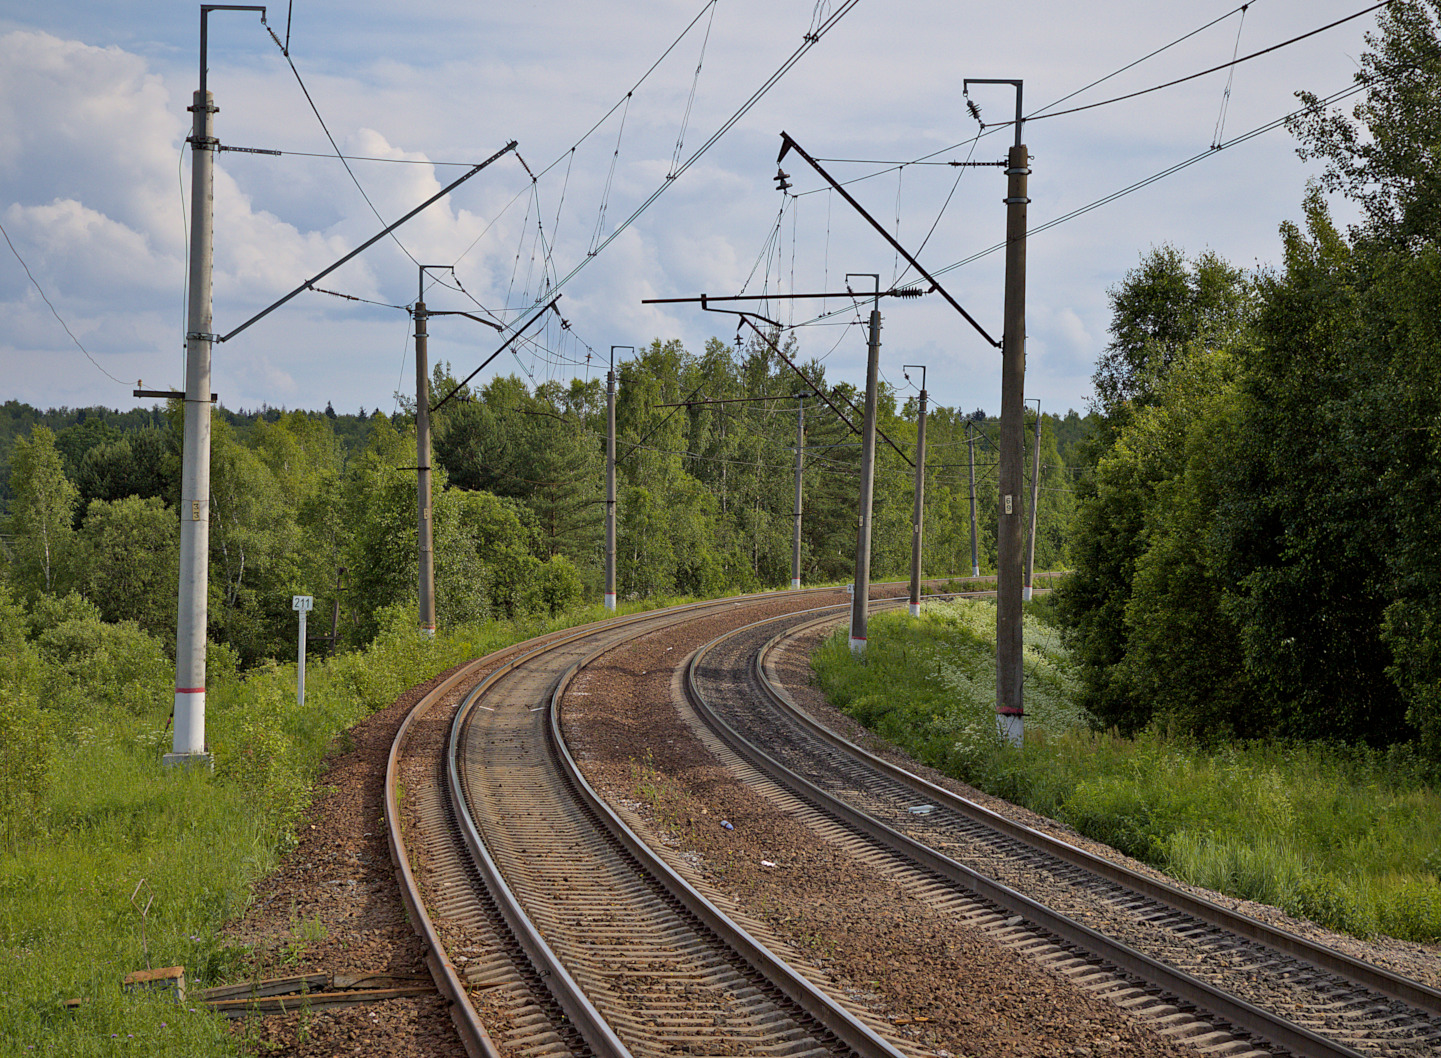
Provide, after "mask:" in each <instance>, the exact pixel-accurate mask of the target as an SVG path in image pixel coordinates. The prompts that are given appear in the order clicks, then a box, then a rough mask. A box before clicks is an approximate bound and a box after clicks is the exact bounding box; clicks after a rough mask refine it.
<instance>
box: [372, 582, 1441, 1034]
mask: <svg viewBox="0 0 1441 1058" xmlns="http://www.w3.org/2000/svg"><path fill="white" fill-rule="evenodd" d="M838 595H839V593H837V592H834V591H830V592H826V591H824V590H820V591H812V592H786V593H780V594H777V595H774V596H769V597H757V598H752V599H749V600H745V601H739V600H725V601H723V602H718V603H703V604H696V605H694V606H690V607H681V608H677V609H675V610H670V611H659V612H655V613H650V614H642V615H637V616H635V617H630V618H624V619H612V620H610V621H606V622H602V623H600V624H597V625H593V626H587V627H585V628H581V629H576V630H572V631H569V632H564V633H556V634H553V635H551V636H548V637H544V638H543V639H541V640H537V641H533V642H532V643H529V644H524V645H523V646H522V648H516V649H513V650H511V651H509V652H502V653H501V654H498V655H493V656H492V657H490V658H486V659H482V660H481V661H478V662H474V663H472V664H471V665H469V666H467V667H466V668H464V669H462V670H461V671H459V672H457V673H456V674H455V675H454V676H453V677H451V679H450V680H448V681H447V682H446V683H445V684H443V685H442V686H440V687H438V688H437V689H436V690H435V691H433V692H432V693H431V694H430V695H429V696H427V698H426V699H425V700H423V701H422V702H421V703H420V705H418V706H417V708H416V710H415V711H414V712H413V713H412V715H411V716H410V717H409V718H408V719H407V720H406V721H405V724H404V725H403V726H402V728H401V730H400V733H399V734H398V735H397V737H396V740H395V744H394V747H393V748H392V751H391V758H390V763H389V768H388V771H387V782H386V816H387V821H388V824H389V830H390V842H391V849H392V855H393V858H394V861H395V863H396V865H397V867H396V869H397V874H398V876H399V878H400V881H401V885H402V891H403V893H404V895H405V899H406V901H407V906H408V908H409V910H410V914H411V918H412V920H413V921H414V922H415V923H416V926H417V929H418V931H419V932H420V933H421V935H422V938H423V939H424V941H425V944H426V950H427V960H428V962H429V964H430V966H431V970H432V974H433V976H435V978H436V981H437V983H438V984H439V985H440V987H441V990H442V992H443V993H444V994H445V995H446V996H447V998H448V999H449V1001H450V1003H451V1012H452V1018H453V1020H454V1021H455V1022H456V1024H457V1027H458V1029H459V1031H460V1035H461V1039H462V1041H463V1042H464V1044H465V1046H466V1049H467V1050H468V1052H469V1053H471V1054H472V1055H487V1056H490V1055H502V1054H503V1055H512V1054H535V1055H552V1054H553V1055H589V1054H594V1055H601V1056H610V1055H616V1056H620V1055H637V1056H640V1055H668V1054H772V1053H775V1054H795V1055H808V1056H809V1055H815V1056H820V1055H841V1054H859V1055H866V1056H873V1055H886V1056H888V1058H897V1056H898V1055H901V1054H906V1055H920V1054H928V1053H932V1052H931V1051H929V1050H927V1049H925V1048H923V1047H922V1046H921V1045H920V1044H919V1043H918V1042H917V1041H916V1040H915V1039H914V1038H908V1037H907V1036H905V1035H903V1034H900V1033H897V1032H896V1031H895V1030H894V1029H892V1028H891V1027H890V1026H889V1025H887V1023H886V1022H885V1021H884V1020H882V1019H879V1018H877V1017H875V1016H874V1015H871V1014H868V1013H867V1012H866V1011H865V1010H864V1009H862V1008H861V1007H860V1006H858V1005H857V1004H856V1003H855V1002H853V1001H852V1000H851V999H847V998H846V997H845V996H843V995H842V996H836V995H831V994H828V993H827V991H825V990H824V989H823V988H822V987H821V986H820V985H818V984H816V983H813V982H812V980H811V978H815V979H817V980H819V981H822V982H824V980H825V976H824V975H823V974H819V973H817V972H815V971H814V969H813V968H811V967H809V966H807V965H806V964H805V962H804V959H798V958H797V957H796V954H795V952H794V951H791V952H789V956H788V957H789V959H790V963H791V965H788V964H787V963H786V962H782V961H780V960H778V959H776V958H775V957H774V956H772V955H771V953H770V952H769V951H768V950H767V948H766V945H765V944H763V943H762V942H761V941H759V940H757V939H756V935H757V934H759V935H761V936H766V933H765V931H764V929H763V928H759V927H758V926H757V924H756V923H755V922H753V921H752V920H750V919H747V918H746V917H745V913H744V912H742V911H740V910H739V909H737V908H736V907H734V906H730V909H729V915H728V914H727V913H726V912H725V911H723V910H722V909H721V907H722V906H723V905H726V901H725V900H723V899H721V898H720V896H719V894H717V893H716V892H715V891H714V890H711V889H709V888H708V886H707V885H706V883H705V881H704V880H703V879H701V878H700V877H699V876H698V875H697V874H696V873H695V872H694V871H687V870H685V864H684V863H677V860H676V857H675V856H674V855H671V854H667V853H666V852H665V850H661V853H660V854H657V853H656V852H652V851H651V850H650V849H649V848H648V847H647V845H646V843H645V842H644V841H643V840H642V839H641V838H640V837H638V836H637V835H636V833H634V832H633V831H632V830H631V828H629V827H628V826H627V824H626V822H625V821H624V819H623V818H622V814H620V813H617V812H616V811H615V810H613V809H612V807H610V806H609V805H607V803H606V802H605V800H604V799H603V798H602V797H601V796H599V795H598V794H597V793H596V792H595V790H593V789H592V788H591V786H590V784H589V783H588V782H587V781H586V779H585V777H584V775H583V774H582V770H581V767H580V766H579V764H578V763H577V761H576V759H575V756H574V754H572V752H571V751H570V749H569V748H568V747H567V744H566V741H565V738H564V737H563V734H562V726H561V716H560V707H561V702H562V699H565V700H566V709H567V712H568V715H569V717H570V718H571V719H579V718H580V717H581V715H582V714H583V712H584V710H585V709H586V703H585V702H584V700H583V699H584V697H585V695H586V694H587V693H588V692H587V691H585V690H581V689H579V688H578V687H576V688H573V687H572V684H573V681H574V680H575V678H576V675H577V673H580V672H581V671H582V670H584V669H585V668H586V667H587V666H592V665H594V663H595V662H596V661H597V659H599V658H601V657H602V656H603V655H607V654H608V653H610V652H612V651H616V650H617V648H622V647H627V646H629V645H631V644H635V643H637V642H643V641H646V640H647V639H650V640H652V641H653V640H654V638H655V637H658V636H667V635H673V634H675V632H676V630H677V627H678V626H680V625H682V624H686V623H690V622H698V623H700V624H702V625H703V626H705V627H707V628H709V629H710V631H709V632H707V633H706V635H703V636H702V637H701V638H702V639H705V638H708V637H709V636H710V635H714V633H716V632H719V633H721V634H719V635H716V636H715V638H713V639H710V641H709V642H708V643H706V645H705V646H703V647H701V648H700V649H699V650H696V651H695V653H694V655H693V656H691V657H690V658H688V659H685V664H684V671H685V680H684V684H685V687H686V696H687V700H688V703H689V708H691V709H693V710H694V715H693V717H692V721H693V726H694V728H695V729H696V731H697V733H698V734H699V735H700V737H701V738H702V740H703V741H704V742H705V743H706V744H707V746H708V748H710V749H711V750H712V752H713V753H714V754H715V756H716V757H717V758H718V759H719V760H720V761H721V763H722V764H724V765H725V766H727V767H728V768H729V769H730V770H731V772H732V773H733V774H734V775H735V776H736V777H738V778H740V779H741V780H742V781H750V782H752V783H754V784H755V785H756V786H757V787H758V788H761V789H763V790H764V791H766V793H765V796H768V797H770V798H771V799H772V800H775V799H776V798H777V796H780V797H781V798H783V799H785V800H787V802H788V808H787V810H788V811H790V812H791V814H792V815H793V816H797V817H803V818H804V819H805V822H806V824H807V825H809V826H810V827H811V828H812V829H813V830H815V831H816V832H817V833H818V834H820V835H821V836H822V837H823V838H824V839H825V840H826V841H828V842H831V843H833V844H835V845H837V846H840V847H843V848H845V849H847V850H849V851H850V853H851V854H853V855H854V856H856V857H858V858H859V859H860V860H862V861H864V862H865V863H866V864H867V865H868V867H869V868H872V869H874V870H876V871H878V872H883V873H885V874H887V875H888V876H889V877H890V878H891V879H892V880H893V881H894V883H895V884H896V885H898V886H902V887H904V888H906V889H907V890H908V891H910V892H911V893H913V894H914V895H916V896H918V897H919V898H920V899H921V900H923V901H924V902H926V903H927V904H929V905H930V906H931V907H932V908H934V909H936V910H937V911H938V912H939V913H941V914H944V915H947V916H951V917H953V918H956V919H959V920H963V921H965V922H967V923H968V924H970V925H972V926H975V927H977V928H980V929H982V930H984V931H986V932H988V933H990V934H991V935H992V936H993V938H994V939H995V940H997V941H998V942H999V943H1001V944H1003V945H1006V946H1008V947H1010V948H1012V949H1015V950H1018V951H1022V952H1024V953H1025V955H1026V957H1028V958H1030V959H1032V960H1035V961H1037V962H1038V963H1040V964H1041V965H1044V966H1045V967H1046V968H1047V969H1048V970H1050V971H1051V972H1053V973H1056V974H1059V975H1061V976H1064V977H1069V978H1071V979H1072V980H1074V981H1075V982H1076V983H1077V984H1078V985H1079V986H1080V987H1081V988H1083V989H1086V990H1089V991H1091V992H1093V993H1095V994H1098V995H1104V996H1105V997H1106V998H1108V999H1110V1000H1111V1001H1112V1002H1114V1003H1116V1004H1117V1005H1119V1006H1121V1007H1124V1008H1127V1009H1129V1010H1131V1012H1132V1013H1134V1014H1135V1015H1136V1016H1137V1017H1139V1018H1141V1019H1142V1020H1143V1022H1145V1023H1147V1024H1149V1025H1150V1027H1152V1028H1154V1029H1155V1030H1156V1031H1158V1032H1161V1033H1163V1034H1165V1035H1168V1036H1170V1037H1172V1038H1173V1039H1179V1040H1182V1041H1183V1042H1185V1043H1187V1044H1189V1045H1190V1046H1192V1047H1194V1048H1196V1049H1197V1050H1198V1051H1200V1052H1201V1053H1216V1054H1227V1055H1248V1054H1251V1055H1262V1054H1284V1053H1292V1054H1298V1055H1315V1056H1327V1058H1341V1056H1345V1058H1356V1056H1358V1055H1365V1056H1367V1058H1369V1056H1373V1055H1377V1056H1380V1055H1421V1054H1428V1055H1429V1054H1434V1053H1436V1049H1437V1046H1438V1043H1441V994H1438V993H1436V992H1434V991H1432V990H1430V989H1428V988H1426V987H1425V986H1423V985H1419V984H1417V983H1415V982H1407V981H1405V980H1404V979H1395V978H1393V977H1391V976H1390V975H1388V974H1387V973H1386V971H1384V970H1381V969H1380V968H1377V967H1371V966H1368V965H1365V964H1360V963H1356V962H1354V960H1348V959H1347V958H1346V957H1345V956H1341V955H1340V954H1339V953H1335V952H1329V951H1328V950H1316V949H1315V948H1314V947H1313V946H1310V945H1309V944H1308V942H1306V941H1304V940H1302V939H1301V938H1299V937H1293V936H1291V935H1290V934H1283V933H1281V932H1280V931H1276V930H1274V929H1272V928H1271V927H1268V926H1265V925H1264V924H1262V923H1259V922H1255V921H1254V920H1242V919H1241V918H1239V917H1238V916H1235V915H1234V914H1233V913H1232V912H1229V911H1227V910H1226V909H1224V908H1221V907H1218V906H1214V905H1210V904H1206V903H1205V902H1204V901H1200V900H1198V899H1197V898H1196V897H1193V896H1191V895H1190V894H1187V893H1184V892H1182V891H1180V890H1177V889H1174V888H1173V887H1170V886H1165V885H1163V884H1160V883H1157V882H1155V881H1154V880H1152V879H1150V878H1146V877H1144V876H1139V875H1132V874H1131V873H1130V872H1128V871H1125V870H1124V869H1123V868H1120V867H1117V866H1116V865H1114V864H1111V863H1109V862H1108V861H1103V860H1096V859H1095V858H1094V857H1091V856H1090V855H1089V854H1087V853H1085V852H1083V851H1082V850H1079V849H1076V848H1073V847H1071V846H1068V845H1064V843H1062V842H1058V841H1056V840H1055V839H1052V838H1049V837H1048V836H1046V835H1043V834H1040V833H1038V832H1036V831H1031V830H1029V829H1028V828H1025V827H1022V826H1019V825H1017V824H1015V823H1012V822H1010V821H1007V820H1004V819H1002V818H1001V817H999V816H995V815H994V813H990V812H988V811H987V810H986V809H984V808H982V807H980V806H978V805H973V804H971V803H970V802H966V801H964V800H963V799H962V798H959V797H957V796H955V795H954V794H951V793H950V792H948V791H946V790H943V789H941V788H939V787H935V786H932V785H930V784H929V783H926V782H925V781H924V780H922V779H919V778H917V777H915V776H912V775H910V774H908V773H906V772H903V771H901V770H900V769H898V768H895V767H894V766H892V765H889V764H886V763H885V762H884V761H881V760H878V759H877V758H874V757H871V756H870V755H869V754H866V753H864V751H862V750H860V749H859V748H858V747H855V746H853V745H852V744H850V743H849V742H846V741H845V740H844V739H841V738H840V737H839V736H837V735H834V734H833V733H830V732H828V731H826V730H825V729H824V728H822V727H821V726H820V725H819V724H817V723H816V722H815V721H814V720H811V719H810V718H809V717H808V716H806V715H805V714H804V713H802V712H800V711H799V710H797V709H795V708H794V707H793V706H792V704H791V703H790V701H789V700H788V698H787V695H786V694H785V692H784V690H783V689H780V688H778V687H777V686H775V684H774V681H772V680H771V679H770V678H769V677H768V676H767V666H766V662H765V657H766V654H767V652H768V651H769V650H771V649H772V648H773V647H774V646H775V645H776V644H777V643H778V642H779V641H781V640H782V639H783V638H785V637H786V636H788V635H793V634H799V633H801V632H803V631H804V630H805V629H806V628H807V627H809V626H812V625H814V624H815V623H816V622H818V621H831V622H833V621H835V620H836V619H837V616H838V614H837V611H838V610H840V609H841V607H838V606H835V605H834V603H835V601H836V600H837V596H838ZM842 598H843V597H842ZM897 601H902V600H897ZM818 602H819V603H830V604H831V605H829V606H827V607H826V611H827V612H826V615H825V616H820V617H818V616H817V613H818V611H817V609H815V607H816V604H817V603H818ZM753 611H761V613H760V617H761V618H762V619H761V620H760V621H756V620H755V614H754V613H753ZM738 625H739V626H740V627H737V626H738ZM688 634H690V635H691V637H692V639H693V640H695V633H694V630H693V629H692V631H691V632H689V633H688ZM695 641H699V640H695ZM614 656H615V657H621V656H622V655H621V654H616V655H614ZM665 656H666V657H667V658H669V657H670V655H669V654H666V655H665ZM681 662H682V659H681V658H680V656H679V653H678V655H677V657H676V660H675V662H674V663H671V662H667V664H674V665H677V666H679V665H681ZM640 675H642V676H644V675H646V673H645V672H644V671H642V672H641V673H640ZM567 691H570V692H571V693H570V696H569V697H568V698H567V697H566V695H567ZM761 745H764V746H765V747H767V752H762V751H761V750H760V749H758V748H757V747H758V746H761ZM635 748H636V750H637V752H639V751H641V750H643V748H644V747H635ZM402 806H403V809H404V811H403V812H402ZM403 817H404V825H403V827H402V818H403ZM782 947H784V945H782ZM793 967H794V968H793ZM807 975H809V976H807ZM1062 1053H1064V1052H1062ZM1073 1053H1082V1052H1079V1051H1078V1052H1073Z"/></svg>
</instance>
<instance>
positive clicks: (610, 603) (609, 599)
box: [605, 591, 615, 613]
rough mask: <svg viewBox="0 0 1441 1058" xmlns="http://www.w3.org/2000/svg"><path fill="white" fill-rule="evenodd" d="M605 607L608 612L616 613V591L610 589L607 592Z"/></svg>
mask: <svg viewBox="0 0 1441 1058" xmlns="http://www.w3.org/2000/svg"><path fill="white" fill-rule="evenodd" d="M605 608H606V610H607V611H608V612H610V613H615V592H613V591H608V592H606V593H605Z"/></svg>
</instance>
